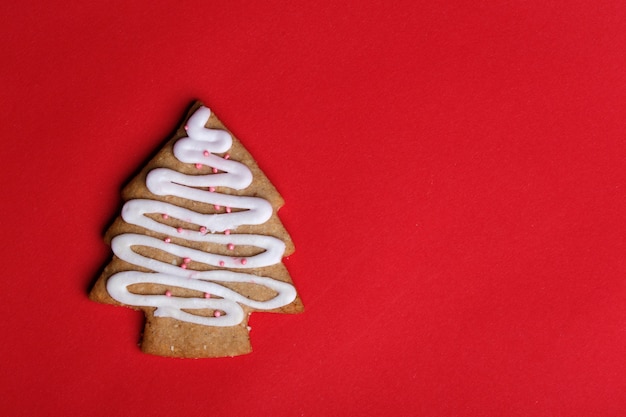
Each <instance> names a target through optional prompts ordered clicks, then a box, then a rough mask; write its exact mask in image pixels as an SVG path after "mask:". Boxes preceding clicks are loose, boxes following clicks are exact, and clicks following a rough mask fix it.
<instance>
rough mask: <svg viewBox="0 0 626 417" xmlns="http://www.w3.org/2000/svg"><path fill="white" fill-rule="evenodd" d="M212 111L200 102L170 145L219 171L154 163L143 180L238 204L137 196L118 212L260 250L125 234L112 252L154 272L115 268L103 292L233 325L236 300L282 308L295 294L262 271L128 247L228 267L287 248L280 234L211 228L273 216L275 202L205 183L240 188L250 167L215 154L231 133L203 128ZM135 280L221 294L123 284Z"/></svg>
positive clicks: (186, 317) (163, 313)
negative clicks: (242, 287)
mask: <svg viewBox="0 0 626 417" xmlns="http://www.w3.org/2000/svg"><path fill="white" fill-rule="evenodd" d="M210 116H211V111H210V110H209V109H208V108H206V107H201V108H199V109H198V110H197V111H196V112H194V114H193V115H192V116H191V117H190V118H189V120H188V124H187V127H186V129H187V135H188V136H187V137H184V138H181V139H179V140H178V141H177V142H176V143H175V144H174V148H173V153H174V156H175V157H176V158H177V159H178V160H179V161H181V162H183V163H190V164H201V165H203V166H209V167H211V168H216V169H217V173H213V174H208V175H187V174H183V173H180V172H177V171H174V170H171V169H169V168H156V169H154V170H152V171H150V172H149V173H148V175H147V177H146V186H147V188H148V190H150V192H152V193H153V194H155V195H158V196H176V197H180V198H183V199H186V200H191V201H197V202H201V203H205V204H210V205H214V206H220V207H224V208H225V207H229V208H231V209H236V210H234V211H230V210H229V212H220V213H215V214H203V213H198V212H195V211H193V210H190V209H187V208H183V207H179V206H176V205H174V204H171V203H167V202H163V201H156V200H148V199H135V200H130V201H128V202H126V204H125V205H124V207H123V208H122V218H123V219H124V221H125V222H127V223H130V224H134V225H137V226H141V227H143V228H146V229H148V230H151V231H153V232H156V233H161V234H163V235H166V236H172V237H174V236H175V237H177V238H181V239H185V240H190V241H196V242H207V243H214V244H221V245H224V246H227V245H231V244H232V245H234V246H253V247H255V248H258V249H260V251H259V253H257V254H256V255H252V256H246V257H235V256H228V255H220V254H216V253H208V252H204V251H201V250H198V249H192V248H189V247H186V246H182V245H177V244H174V243H166V242H165V241H164V240H163V239H158V238H155V237H152V236H147V235H140V234H135V233H125V234H121V235H118V236H116V237H114V238H113V239H112V241H111V248H112V250H113V253H115V255H117V256H118V257H119V258H120V259H122V260H124V261H126V262H129V263H131V264H133V265H136V266H139V267H142V268H146V269H149V270H151V271H154V272H137V271H127V272H120V273H117V274H115V275H113V276H111V277H110V278H109V280H108V281H107V291H108V292H109V294H110V295H111V296H112V297H113V298H114V299H116V300H117V301H119V302H121V303H124V304H127V305H132V306H148V307H156V310H155V312H154V315H155V316H157V317H172V318H175V319H178V320H182V321H187V322H191V323H196V324H202V325H208V326H233V325H236V324H238V323H240V322H241V321H242V320H243V319H244V314H243V310H242V308H241V306H240V305H239V304H243V305H247V306H250V307H252V308H255V309H259V310H264V309H274V308H278V307H282V306H284V305H287V304H289V303H291V302H292V301H293V300H294V299H295V297H296V291H295V289H294V287H293V286H292V285H291V284H289V283H285V282H282V281H278V280H275V279H272V278H269V277H259V276H256V275H251V274H245V273H242V272H235V271H226V270H211V271H198V270H191V269H184V268H181V266H180V265H172V264H169V263H166V262H162V261H159V260H157V259H152V258H149V257H147V256H144V255H141V254H140V253H138V252H135V251H134V250H133V247H141V246H144V247H150V248H155V249H158V250H161V251H164V252H167V253H170V254H172V255H174V256H176V257H180V258H189V259H190V260H193V261H194V262H200V263H203V264H206V265H212V266H214V267H224V268H231V269H243V268H257V267H264V266H270V265H274V264H277V263H279V262H281V260H282V257H283V254H284V252H285V243H284V242H283V241H281V240H280V239H277V238H274V237H271V236H263V235H256V234H229V235H227V234H221V233H215V232H224V231H226V230H235V229H236V228H237V227H238V226H241V225H257V224H263V223H265V222H266V221H267V220H269V219H270V218H271V216H272V213H273V208H272V206H271V204H270V203H269V202H268V201H266V200H264V199H262V198H259V197H250V196H238V195H229V194H223V193H219V192H215V191H208V190H206V188H207V187H225V188H230V189H234V190H244V189H245V188H247V187H248V186H249V185H250V184H251V183H252V172H251V171H250V169H249V168H248V167H247V166H246V165H244V164H242V163H240V162H237V161H233V160H230V159H225V158H222V157H219V156H217V155H215V153H223V152H226V151H228V150H229V149H230V147H231V146H232V137H231V136H230V134H229V133H228V132H226V131H224V130H218V129H208V128H206V127H205V125H206V123H207V121H208V119H209V117H210ZM216 208H217V207H216ZM147 214H157V215H163V214H167V215H168V216H169V217H172V218H175V219H178V220H182V221H184V222H186V223H190V224H193V225H195V226H197V228H196V229H194V230H192V229H178V228H175V227H172V226H169V225H167V224H165V223H161V222H159V221H156V220H154V219H152V218H150V217H148V216H146V215H147ZM200 227H204V228H206V230H208V231H210V232H211V233H205V232H200V231H199V230H200ZM217 282H245V283H254V284H257V285H263V286H265V287H267V288H270V289H272V290H274V291H275V292H276V295H275V296H274V297H273V298H271V299H270V300H266V301H256V300H252V299H249V298H247V297H245V296H243V295H241V294H239V293H237V292H236V291H234V290H231V289H229V288H227V287H226V286H224V285H221V284H218V283H217ZM138 283H153V284H161V285H165V286H168V287H180V288H188V289H193V290H198V291H202V292H205V293H210V294H212V295H215V296H218V297H222V298H217V299H216V298H209V299H207V298H197V297H191V298H183V297H175V296H166V295H143V294H135V293H132V292H130V291H129V290H128V286H130V285H132V284H138ZM238 303H239V304H238ZM183 309H184V310H186V311H183ZM194 309H213V310H219V311H223V312H224V313H225V314H224V315H221V316H220V317H205V316H201V315H196V314H192V313H190V312H189V311H187V310H194Z"/></svg>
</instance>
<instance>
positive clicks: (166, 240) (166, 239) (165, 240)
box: [163, 237, 172, 243]
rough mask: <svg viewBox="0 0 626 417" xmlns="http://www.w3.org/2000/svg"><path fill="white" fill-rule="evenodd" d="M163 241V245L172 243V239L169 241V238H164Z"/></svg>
mask: <svg viewBox="0 0 626 417" xmlns="http://www.w3.org/2000/svg"><path fill="white" fill-rule="evenodd" d="M163 241H164V242H165V243H170V242H171V241H172V239H170V238H169V237H166V238H165V239H163Z"/></svg>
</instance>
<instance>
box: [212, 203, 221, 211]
mask: <svg viewBox="0 0 626 417" xmlns="http://www.w3.org/2000/svg"><path fill="white" fill-rule="evenodd" d="M213 207H215V210H219V209H221V208H222V206H220V205H219V204H216V205H214V206H213Z"/></svg>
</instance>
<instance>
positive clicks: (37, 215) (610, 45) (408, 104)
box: [0, 0, 626, 416]
mask: <svg viewBox="0 0 626 417" xmlns="http://www.w3.org/2000/svg"><path fill="white" fill-rule="evenodd" d="M255 3H257V2H251V1H243V2H242V1H231V2H211V1H206V0H202V1H194V2H192V1H185V2H182V1H178V2H174V1H154V0H153V1H149V2H148V1H143V0H141V1H136V2H127V1H122V0H119V1H108V2H59V1H46V2H17V1H11V2H3V3H2V6H0V16H2V17H1V18H0V19H2V22H3V23H2V27H1V29H0V34H1V36H0V48H1V49H0V52H1V53H2V58H1V59H0V62H1V64H0V76H1V80H2V99H1V100H0V106H1V107H0V118H1V123H0V135H1V138H2V145H3V146H2V147H1V151H0V152H1V153H2V169H3V173H2V179H1V190H2V205H0V218H1V219H2V240H1V242H2V243H1V245H2V251H1V253H2V255H0V256H2V261H3V265H4V266H3V275H2V278H1V281H0V284H1V285H0V291H1V294H2V302H1V304H0V305H1V307H0V309H1V310H0V313H1V314H2V321H1V323H2V324H1V329H2V335H3V340H2V342H1V343H0V358H1V359H0V360H1V361H2V362H1V363H2V372H1V374H2V377H1V378H0V384H1V386H0V388H1V392H2V394H1V398H0V411H1V412H2V414H3V415H12V416H21V415H24V416H26V415H28V416H32V415H52V414H54V412H55V411H56V412H59V413H60V414H63V415H90V416H117V415H124V416H174V415H184V416H206V415H219V416H339V415H359V416H384V415H389V416H391V415H419V416H448V415H449V416H623V415H625V413H626V396H625V395H624V393H625V392H626V355H625V353H626V286H625V283H626V274H625V272H626V263H625V261H624V259H625V253H626V252H625V249H626V247H625V246H626V245H625V239H624V237H625V232H626V227H625V222H624V213H625V208H626V207H625V205H626V204H625V203H626V169H625V167H624V158H625V156H626V146H625V143H624V138H625V133H626V123H625V122H626V6H625V5H624V2H622V1H613V2H596V1H547V2H546V1H534V2H533V1H508V2H497V1H494V2H482V1H475V0H472V1H449V2H426V1H424V2H413V1H403V2H385V1H368V2H354V3H353V4H348V5H337V4H336V3H337V2H331V1H329V2H323V1H314V2H278V1H274V2H270V3H269V4H268V3H266V2H258V3H264V4H255ZM296 3H300V4H296ZM195 99H200V100H203V101H204V102H205V103H206V104H207V105H208V106H210V107H211V108H212V109H213V110H214V111H215V112H216V113H217V115H218V116H219V117H220V118H221V119H222V120H223V121H224V123H225V124H226V125H227V126H228V127H229V128H230V129H231V130H232V131H233V132H234V133H235V134H236V135H237V136H238V137H239V138H240V139H241V140H242V141H243V143H244V144H245V146H246V147H247V148H248V149H249V150H250V151H251V153H252V154H253V155H254V156H255V157H256V158H257V160H258V162H259V164H260V165H261V167H262V168H263V170H264V171H265V173H266V174H267V175H268V177H269V178H270V179H271V180H272V181H273V182H274V183H275V184H276V186H277V187H278V189H279V191H280V192H281V193H282V195H283V196H284V198H285V200H286V202H287V204H286V206H285V207H284V208H283V209H282V210H281V212H280V217H281V219H282V220H283V222H284V224H285V225H286V227H287V229H288V230H289V232H290V233H291V234H292V236H293V238H294V241H295V243H296V248H297V249H296V253H295V254H294V255H292V256H291V257H290V258H289V259H288V260H287V261H286V264H287V266H288V268H289V270H290V272H291V274H292V276H293V279H294V282H295V284H296V287H297V288H298V290H299V291H300V293H301V295H302V298H303V300H304V303H305V306H306V309H307V310H306V312H305V313H304V314H302V315H293V316H290V315H272V314H261V313H257V314H255V315H253V316H252V319H251V325H252V328H253V329H252V343H253V347H254V349H255V351H254V353H252V354H251V355H248V356H244V357H238V358H233V359H230V358H228V359H214V360H177V359H165V358H159V357H152V356H148V355H144V354H142V353H140V351H139V350H138V348H137V346H136V342H137V340H138V335H139V332H140V329H141V324H142V317H141V314H140V313H137V312H133V311H132V310H129V309H124V308H115V307H112V306H108V305H100V304H96V303H93V302H90V301H89V300H88V299H87V292H88V289H89V287H90V285H91V283H92V282H93V280H94V279H95V277H96V276H97V274H98V272H99V270H100V268H102V267H103V266H104V265H105V264H106V262H107V261H108V259H109V256H110V250H109V248H108V247H107V246H106V245H105V244H104V243H103V242H102V240H101V236H102V232H103V230H104V229H105V227H106V226H107V225H108V223H109V222H110V221H111V220H112V219H113V217H114V216H116V215H117V213H118V210H119V208H120V197H119V190H120V188H121V187H122V185H123V184H124V183H125V182H126V181H127V180H129V179H130V178H131V176H132V174H133V173H134V172H135V171H136V170H137V169H139V168H140V167H141V166H142V164H143V163H144V162H145V161H146V158H147V157H148V156H149V155H150V154H151V153H152V152H153V151H155V150H156V149H157V148H158V147H159V146H160V145H161V144H162V143H163V141H164V140H165V139H166V138H167V137H168V136H169V134H170V133H171V132H172V131H173V130H174V128H175V127H176V126H177V124H178V122H179V121H180V119H181V118H182V116H183V115H184V113H185V111H186V110H187V108H188V106H189V105H190V104H191V103H192V101H193V100H195Z"/></svg>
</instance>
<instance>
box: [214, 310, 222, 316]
mask: <svg viewBox="0 0 626 417" xmlns="http://www.w3.org/2000/svg"><path fill="white" fill-rule="evenodd" d="M213 315H214V316H215V317H219V316H221V315H222V313H221V312H219V311H215V313H213Z"/></svg>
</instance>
